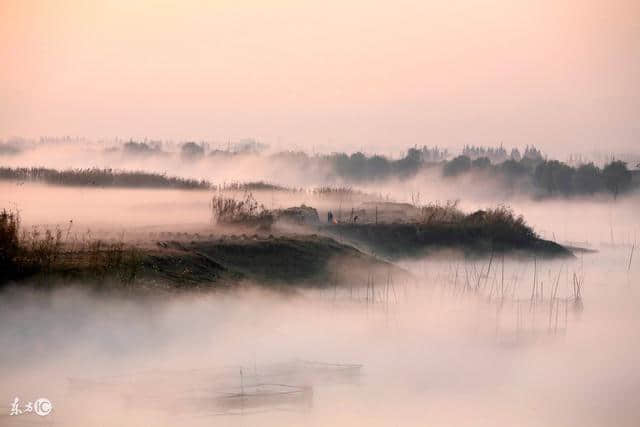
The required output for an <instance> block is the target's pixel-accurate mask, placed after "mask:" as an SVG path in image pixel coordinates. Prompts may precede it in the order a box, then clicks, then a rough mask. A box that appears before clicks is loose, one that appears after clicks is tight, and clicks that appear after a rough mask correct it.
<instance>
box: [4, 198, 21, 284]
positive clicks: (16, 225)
mask: <svg viewBox="0 0 640 427" xmlns="http://www.w3.org/2000/svg"><path fill="white" fill-rule="evenodd" d="M19 230H20V216H19V215H18V213H16V212H12V211H7V210H6V209H3V210H2V212H0V282H4V281H5V280H9V279H10V278H11V277H13V276H14V275H15V274H16V272H17V257H18V255H19V250H20V240H19V237H18V233H19Z"/></svg>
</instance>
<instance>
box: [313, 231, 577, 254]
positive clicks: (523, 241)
mask: <svg viewBox="0 0 640 427" xmlns="http://www.w3.org/2000/svg"><path fill="white" fill-rule="evenodd" d="M321 230H322V232H323V233H324V234H327V235H329V236H333V237H335V238H336V239H338V240H339V241H341V242H345V243H349V244H353V245H355V246H357V247H359V248H362V249H363V250H365V251H368V252H371V253H375V254H376V255H380V256H383V257H385V258H389V259H401V258H412V257H419V256H424V255H426V254H428V253H430V252H432V251H435V250H439V249H454V250H459V251H461V252H462V253H464V254H465V255H467V256H489V255H490V254H491V253H505V254H507V253H508V254H511V255H535V256H538V257H541V258H554V257H572V256H573V254H572V253H571V251H569V250H568V249H566V248H565V247H563V246H561V245H559V244H557V243H555V242H551V241H549V240H543V239H540V238H538V237H535V236H530V235H521V234H518V233H513V232H511V231H510V230H508V229H507V230H499V229H496V228H494V227H488V226H486V225H483V224H473V223H467V224H435V225H427V224H418V223H397V224H386V223H384V224H383V223H380V224H370V223H367V224H353V223H348V224H331V225H326V226H323V227H322V228H321Z"/></svg>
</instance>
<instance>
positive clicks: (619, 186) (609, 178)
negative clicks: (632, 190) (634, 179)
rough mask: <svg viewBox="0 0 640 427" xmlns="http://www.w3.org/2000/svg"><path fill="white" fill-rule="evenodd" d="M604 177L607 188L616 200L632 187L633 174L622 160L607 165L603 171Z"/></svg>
mask: <svg viewBox="0 0 640 427" xmlns="http://www.w3.org/2000/svg"><path fill="white" fill-rule="evenodd" d="M602 176H603V178H604V185H605V187H607V189H608V190H609V191H611V193H612V194H613V198H614V199H617V198H618V194H620V193H621V192H623V191H624V190H626V189H627V188H628V187H629V186H630V185H631V172H630V171H629V169H627V164H626V163H625V162H623V161H620V160H615V161H612V162H611V163H609V164H608V165H606V166H605V167H604V169H603V170H602Z"/></svg>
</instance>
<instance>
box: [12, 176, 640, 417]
mask: <svg viewBox="0 0 640 427" xmlns="http://www.w3.org/2000/svg"><path fill="white" fill-rule="evenodd" d="M1 185H2V191H1V192H0V194H1V195H2V198H1V200H0V201H1V202H2V204H3V205H5V206H15V207H17V208H19V209H20V210H21V212H22V215H23V220H24V222H25V224H27V225H28V226H31V225H37V224H49V225H54V224H60V225H61V226H64V225H65V224H66V223H67V222H68V220H69V219H73V220H74V222H75V223H76V224H74V227H77V229H76V228H74V229H73V230H74V232H75V231H77V232H78V233H83V232H84V228H90V229H93V230H94V233H98V230H101V231H109V230H111V231H114V230H117V232H120V231H122V230H125V231H127V233H134V234H135V233H138V234H136V236H137V237H136V238H140V239H146V238H147V237H146V236H147V234H146V232H147V231H148V230H156V231H157V230H163V229H164V230H176V229H180V227H187V228H188V227H192V228H193V229H208V227H211V226H210V225H209V223H208V221H209V210H208V209H209V208H208V201H209V198H210V195H211V193H210V192H208V191H182V192H181V191H174V190H129V189H86V188H67V187H54V186H44V185H36V184H29V183H26V184H23V185H21V186H17V185H16V183H3V184H1ZM387 186H388V189H389V190H388V191H389V193H390V194H391V195H393V196H395V197H397V199H399V200H406V198H407V196H406V194H407V193H408V192H409V193H410V191H408V190H407V188H406V187H404V188H403V187H402V186H400V185H398V186H393V185H391V184H388V185H387ZM423 188H424V189H426V191H425V192H424V193H423V194H427V196H422V197H428V193H429V187H428V186H424V187H423ZM433 191H434V192H436V191H438V190H433ZM305 194H306V193H305ZM258 197H259V198H262V199H263V200H264V201H265V203H269V199H271V202H272V203H274V204H276V205H282V206H286V205H287V204H296V203H300V202H301V201H305V200H306V201H307V202H310V203H311V202H313V200H312V199H310V198H309V197H310V196H308V195H297V196H296V195H293V196H292V195H281V194H275V195H274V194H270V193H269V192H267V193H266V194H258ZM495 203H496V201H495V200H494V199H493V198H489V199H487V200H484V201H482V200H478V199H475V200H468V201H465V200H463V201H462V208H463V209H464V210H468V211H470V210H472V209H476V208H481V207H489V206H493V205H495ZM510 204H511V205H512V207H513V208H514V210H515V211H516V212H517V213H521V214H523V215H525V217H526V219H527V221H528V222H529V223H530V224H531V225H532V226H534V228H535V229H536V230H537V231H539V232H540V233H541V234H542V235H543V236H544V237H546V238H555V240H557V241H560V242H573V244H576V245H579V246H586V247H589V248H591V249H597V250H598V252H596V253H585V254H578V256H577V258H576V259H575V260H564V261H542V260H537V261H535V262H534V260H533V259H524V260H522V259H521V260H518V261H516V260H511V259H509V258H507V259H505V260H504V261H502V260H500V259H495V260H493V264H492V265H491V264H490V263H491V261H489V260H487V259H484V260H475V261H474V260H466V261H465V260H463V259H461V258H459V257H457V256H445V257H444V258H437V257H436V258H427V259H424V260H414V261H405V262H401V263H400V265H401V266H402V267H403V268H406V269H407V270H409V271H410V272H412V273H413V274H414V276H415V279H414V280H411V281H406V280H402V281H401V280H399V279H396V280H393V278H391V282H385V283H379V284H377V286H378V288H377V290H376V291H374V296H373V297H371V296H369V297H367V296H366V295H365V290H364V289H363V288H362V284H355V285H356V286H357V287H356V290H355V291H354V290H353V289H334V288H332V287H330V288H328V289H325V290H307V291H303V290H300V291H297V292H295V293H294V294H293V295H286V296H284V295H282V294H279V293H274V292H270V291H268V290H265V289H264V288H260V287H254V286H253V285H252V284H247V286H246V287H243V288H239V289H238V290H237V291H231V292H224V293H214V294H186V295H185V294H181V295H158V296H140V295H136V296H134V295H129V296H127V295H119V294H104V293H94V292H92V291H88V290H86V288H83V284H82V283H75V284H72V283H70V284H69V287H68V288H61V289H56V290H52V291H46V292H42V291H34V290H30V289H29V288H28V287H27V288H24V287H21V288H13V287H10V288H8V289H5V290H4V291H3V292H2V296H1V298H0V323H2V325H3V327H2V329H1V332H0V348H2V349H3V350H2V353H1V356H0V358H1V359H0V360H1V363H0V371H1V372H0V373H1V375H2V378H3V382H2V385H1V386H0V398H1V399H2V401H3V402H4V404H6V405H7V407H8V404H9V403H10V402H11V401H12V399H13V398H14V397H16V396H18V397H20V398H21V399H23V400H34V399H36V398H38V397H43V396H44V397H47V398H49V399H50V400H51V401H52V402H54V405H55V409H54V412H53V413H52V415H50V416H49V417H43V418H40V417H35V416H34V417H30V418H28V421H29V422H34V423H35V425H38V424H39V423H47V422H53V423H54V425H87V426H89V425H104V424H105V423H107V424H118V425H131V426H136V425H149V424H154V425H175V424H177V423H180V424H183V425H189V426H191V425H193V426H198V425H211V424H213V425H247V424H249V425H253V424H256V423H257V424H261V425H301V424H304V425H328V424H330V425H362V424H368V425H390V424H403V425H424V424H425V423H428V424H430V425H443V426H444V425H452V424H456V425H473V426H477V425H487V426H493V425H531V426H539V425H557V426H573V425H575V426H600V425H607V424H609V423H610V422H611V421H612V420H615V423H616V425H620V426H627V425H628V426H633V425H636V424H637V420H638V419H640V412H639V410H638V408H637V407H636V406H637V405H635V404H634V402H633V399H632V398H631V397H630V396H632V395H634V394H635V393H637V392H638V389H639V387H640V373H638V370H637V369H636V367H635V365H636V363H635V359H636V355H637V352H638V351H639V350H640V348H638V344H637V339H636V338H637V319H636V311H637V310H636V308H637V306H638V303H640V291H639V290H638V286H637V284H638V278H639V274H640V261H638V257H637V256H636V257H634V258H633V259H632V260H631V263H629V258H630V253H631V245H633V243H634V242H635V238H636V236H637V235H638V231H639V229H638V227H639V225H638V222H637V219H636V217H635V215H634V211H635V210H637V206H638V200H637V198H634V197H632V196H631V197H628V198H624V199H621V200H619V201H617V202H616V203H611V202H603V201H585V200H571V201H567V200H551V201H532V200H529V199H525V198H515V199H513V200H511V201H510ZM141 230H142V231H141ZM576 242H577V243H576ZM534 275H535V276H534ZM574 275H576V276H575V277H578V278H579V280H582V290H581V292H582V295H581V304H580V305H577V304H575V302H574V301H573V296H574V292H575V289H574V287H573V281H574ZM534 280H535V281H537V283H538V286H539V288H538V290H537V291H536V298H535V301H536V302H535V303H532V302H531V292H532V283H533V282H534ZM358 285H360V286H359V287H358ZM554 287H557V288H556V289H557V290H556V291H555V300H552V297H551V295H552V293H554V290H553V289H554ZM472 288H473V289H472ZM538 293H542V295H539V294H538ZM553 301H555V302H553ZM301 361H302V362H301ZM309 362H315V363H331V364H338V365H339V366H351V365H350V364H356V365H358V366H360V365H361V367H358V368H357V369H355V368H354V371H353V372H349V373H344V372H343V371H341V370H337V372H333V371H332V370H333V368H331V369H329V372H330V374H327V371H326V370H327V369H328V368H326V367H324V368H323V369H320V371H321V372H320V373H318V369H317V366H316V365H309V364H308V363H309ZM310 366H311V368H310ZM321 366H325V365H321ZM329 366H332V367H333V366H334V365H329ZM265 383H266V384H273V383H276V384H285V385H286V386H291V387H300V389H298V388H296V389H295V390H294V391H295V393H293V395H294V398H292V399H287V400H282V401H281V400H277V401H276V402H268V403H267V404H265V403H260V402H259V403H256V404H255V405H254V404H253V403H251V402H249V403H247V404H246V405H245V404H244V403H243V404H242V405H240V406H237V405H236V406H234V405H231V406H229V405H225V404H221V403H220V402H221V400H220V399H221V396H227V395H229V394H233V393H237V392H239V391H240V390H243V389H245V387H246V390H252V389H251V387H253V385H254V384H265ZM262 387H263V388H264V387H273V386H262ZM258 390H260V389H259V388H258ZM262 390H263V391H264V389H262ZM298 394H299V396H298ZM1 417H2V418H1V419H2V423H1V424H2V425H23V424H21V423H20V422H21V421H22V420H27V419H26V418H20V417H15V418H11V417H9V416H8V415H7V414H6V413H3V414H2V415H1Z"/></svg>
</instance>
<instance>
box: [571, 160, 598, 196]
mask: <svg viewBox="0 0 640 427" xmlns="http://www.w3.org/2000/svg"><path fill="white" fill-rule="evenodd" d="M603 186H604V183H603V179H602V171H601V170H600V168H598V167H597V166H595V165H594V164H593V163H587V164H584V165H580V166H579V167H578V169H577V170H576V173H575V174H574V175H573V188H574V189H575V190H576V192H578V193H584V194H593V193H596V192H598V191H600V190H601V189H602V187H603Z"/></svg>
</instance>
